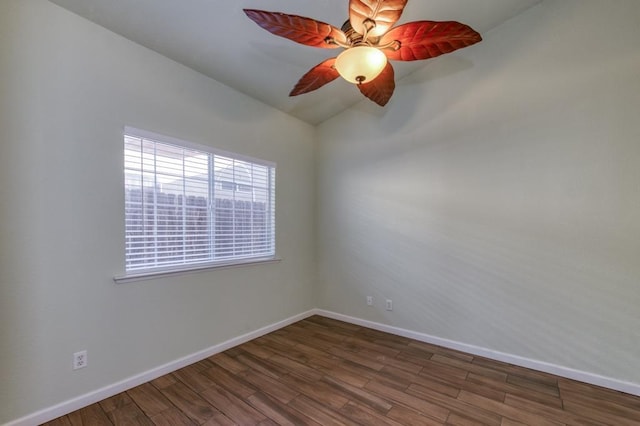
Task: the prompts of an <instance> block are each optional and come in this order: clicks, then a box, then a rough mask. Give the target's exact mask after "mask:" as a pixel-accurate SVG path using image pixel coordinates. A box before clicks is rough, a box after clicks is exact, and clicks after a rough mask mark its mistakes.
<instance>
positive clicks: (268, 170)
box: [124, 128, 275, 272]
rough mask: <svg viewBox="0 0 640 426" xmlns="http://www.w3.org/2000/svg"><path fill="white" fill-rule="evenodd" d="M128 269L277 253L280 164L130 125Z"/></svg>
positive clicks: (126, 159) (127, 152)
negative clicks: (276, 172)
mask: <svg viewBox="0 0 640 426" xmlns="http://www.w3.org/2000/svg"><path fill="white" fill-rule="evenodd" d="M124 164H125V167H124V173H125V243H126V245H125V265H126V270H127V272H132V271H144V270H152V269H165V268H175V267H184V266H185V265H197V266H198V267H199V266H202V265H203V264H207V263H211V264H214V265H215V264H219V263H221V264H224V263H232V262H234V261H241V260H244V261H251V260H253V259H260V260H262V259H267V258H273V257H274V256H275V164H273V163H269V162H266V161H262V160H255V159H248V158H246V157H241V156H239V155H236V154H231V153H220V152H217V151H214V150H211V149H209V148H204V147H195V146H194V145H193V144H189V143H186V142H182V141H177V140H175V139H171V138H166V137H162V136H158V135H152V134H148V133H147V132H143V131H139V130H135V129H130V128H127V129H126V132H125V136H124Z"/></svg>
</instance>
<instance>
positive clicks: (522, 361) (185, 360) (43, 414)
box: [5, 309, 640, 426]
mask: <svg viewBox="0 0 640 426" xmlns="http://www.w3.org/2000/svg"><path fill="white" fill-rule="evenodd" d="M312 315H321V316H324V317H327V318H333V319H336V320H340V321H344V322H348V323H351V324H355V325H360V326H362V327H368V328H372V329H374V330H379V331H384V332H386V333H391V334H395V335H398V336H403V337H408V338H410V339H414V340H418V341H420V342H425V343H431V344H434V345H438V346H443V347H445V348H450V349H455V350H459V351H463V352H467V353H470V354H472V355H478V356H483V357H486V358H490V359H494V360H496V361H502V362H506V363H509V364H514V365H519V366H521V367H526V368H531V369H533V370H538V371H543V372H546V373H550V374H555V375H557V376H561V377H566V378H568V379H573V380H578V381H581V382H585V383H590V384H593V385H596V386H602V387H605V388H609V389H613V390H617V391H621V392H626V393H629V394H632V395H637V396H640V384H637V383H631V382H625V381H622V380H618V379H612V378H610V377H604V376H600V375H598V374H594V373H589V372H586V371H580V370H575V369H572V368H568V367H563V366H560V365H555V364H550V363H547V362H542V361H536V360H534V359H530V358H525V357H521V356H517V355H511V354H507V353H504V352H498V351H494V350H491V349H486V348H482V347H479V346H474V345H469V344H466V343H461V342H456V341H454V340H448V339H443V338H440V337H436V336H431V335H428V334H425V333H420V332H417V331H411V330H406V329H404V328H399V327H394V326H390V325H386V324H381V323H377V322H373V321H368V320H364V319H361V318H356V317H351V316H348V315H343V314H339V313H336V312H332V311H326V310H323V309H311V310H309V311H307V312H303V313H301V314H298V315H294V316H292V317H290V318H286V319H284V320H282V321H278V322H276V323H273V324H270V325H268V326H265V327H262V328H259V329H258V330H255V331H252V332H250V333H246V334H243V335H241V336H238V337H235V338H233V339H229V340H227V341H225V342H222V343H220V344H217V345H214V346H211V347H210V348H207V349H204V350H202V351H199V352H196V353H194V354H191V355H187V356H185V357H182V358H179V359H176V360H174V361H171V362H169V363H167V364H164V365H161V366H159V367H156V368H153V369H151V370H148V371H146V372H144V373H140V374H137V375H135V376H132V377H130V378H128V379H124V380H122V381H119V382H117V383H113V384H111V385H108V386H105V387H103V388H101V389H97V390H95V391H92V392H89V393H87V394H85V395H81V396H79V397H77V398H73V399H70V400H68V401H65V402H62V403H60V404H57V405H54V406H52V407H49V408H45V409H43V410H41V411H38V412H36V413H33V414H29V415H27V416H25V417H22V418H19V419H17V420H13V421H11V422H9V423H7V424H5V426H35V425H39V424H41V423H45V422H48V421H50V420H53V419H55V418H58V417H60V416H64V415H65V414H68V413H71V412H73V411H75V410H78V409H80V408H83V407H86V406H88V405H91V404H93V403H96V402H98V401H102V400H103V399H105V398H109V397H111V396H113V395H116V394H118V393H120V392H124V391H126V390H128V389H131V388H134V387H136V386H139V385H141V384H143V383H146V382H148V381H150V380H153V379H157V378H158V377H160V376H164V375H165V374H169V373H171V372H173V371H176V370H178V369H180V368H183V367H186V366H187V365H190V364H193V363H195V362H198V361H201V360H203V359H205V358H208V357H210V356H212V355H215V354H217V353H220V352H224V351H226V350H227V349H230V348H233V347H234V346H238V345H240V344H242V343H245V342H248V341H250V340H253V339H255V338H258V337H260V336H264V335H265V334H268V333H271V332H273V331H276V330H279V329H281V328H283V327H286V326H288V325H290V324H293V323H294V322H297V321H300V320H303V319H305V318H308V317H310V316H312Z"/></svg>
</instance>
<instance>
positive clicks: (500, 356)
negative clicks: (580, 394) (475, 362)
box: [314, 309, 640, 396]
mask: <svg viewBox="0 0 640 426" xmlns="http://www.w3.org/2000/svg"><path fill="white" fill-rule="evenodd" d="M314 313H315V314H316V315H322V316H324V317H327V318H333V319H336V320H340V321H344V322H348V323H351V324H355V325H360V326H362V327H367V328H372V329H374V330H378V331H384V332H386V333H390V334H395V335H398V336H403V337H408V338H410V339H414V340H418V341H420V342H425V343H431V344H433V345H438V346H443V347H445V348H449V349H455V350H458V351H462V352H466V353H469V354H472V355H478V356H482V357H485V358H490V359H493V360H496V361H502V362H506V363H509V364H513V365H518V366H520V367H525V368H530V369H532V370H537V371H542V372H545V373H550V374H555V375H556V376H560V377H565V378H567V379H573V380H578V381H580V382H584V383H589V384H592V385H596V386H602V387H605V388H609V389H613V390H617V391H620V392H626V393H629V394H632V395H637V396H640V384H638V383H632V382H625V381H623V380H618V379H612V378H610V377H605V376H601V375H598V374H594V373H589V372H587V371H580V370H575V369H573V368H569V367H563V366H561V365H555V364H550V363H547V362H543V361H537V360H534V359H530V358H525V357H521V356H518V355H511V354H508V353H504V352H499V351H494V350H491V349H486V348H482V347H480V346H474V345H469V344H466V343H461V342H456V341H454V340H448V339H443V338H440V337H436V336H431V335H429V334H425V333H419V332H417V331H411V330H406V329H404V328H399V327H393V326H390V325H386V324H381V323H377V322H373V321H368V320H364V319H360V318H355V317H351V316H348V315H343V314H339V313H336V312H331V311H325V310H322V309H315V310H314Z"/></svg>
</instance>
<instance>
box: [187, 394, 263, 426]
mask: <svg viewBox="0 0 640 426" xmlns="http://www.w3.org/2000/svg"><path fill="white" fill-rule="evenodd" d="M200 396H202V398H204V399H205V400H206V401H208V402H209V403H210V404H211V405H212V406H214V407H215V408H216V409H217V410H218V411H220V412H221V413H223V414H224V415H225V416H227V417H228V418H229V419H231V420H233V421H234V422H236V423H238V424H240V425H253V424H257V423H259V422H261V421H262V420H265V418H266V416H265V415H264V414H262V413H260V412H259V411H258V410H256V409H255V408H253V407H252V406H250V405H249V404H247V403H246V402H244V401H243V400H241V399H240V398H238V397H237V396H235V395H234V394H232V393H231V392H229V391H228V390H226V389H224V388H223V387H222V386H217V385H214V386H212V387H210V388H209V389H207V390H205V391H203V392H202V393H201V394H200Z"/></svg>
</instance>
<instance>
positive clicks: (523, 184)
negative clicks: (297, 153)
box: [317, 0, 640, 385]
mask: <svg viewBox="0 0 640 426" xmlns="http://www.w3.org/2000/svg"><path fill="white" fill-rule="evenodd" d="M639 22H640V2H638V1H636V0H626V1H625V0H617V1H614V2H603V1H599V0H589V1H587V0H561V1H560V0H558V1H552V0H545V1H543V2H542V3H541V4H540V5H538V6H535V7H534V8H532V9H530V10H528V11H526V12H524V13H523V14H521V15H519V16H517V17H516V18H514V19H512V20H510V21H508V22H507V23H505V24H503V25H501V26H500V27H498V28H496V29H494V30H493V31H491V32H489V33H487V34H484V35H483V36H484V41H483V42H482V43H480V44H478V45H475V46H473V47H470V48H467V49H465V50H463V51H459V52H456V53H453V54H451V55H447V56H443V57H441V58H438V59H435V60H433V61H431V63H430V64H429V65H428V66H426V67H425V68H424V69H423V70H421V71H419V72H417V73H415V74H414V75H412V76H410V77H409V78H407V79H405V80H403V81H401V82H399V83H398V87H397V89H396V93H395V95H394V97H393V98H392V100H391V102H390V104H389V105H388V106H387V107H386V108H385V109H380V108H378V107H376V106H375V105H373V104H371V103H369V102H367V101H364V102H362V103H361V104H358V106H357V107H356V108H354V109H353V110H351V111H350V112H348V113H344V114H340V115H339V116H337V117H335V118H333V119H331V120H329V121H328V122H325V123H324V124H322V125H320V126H319V130H318V162H319V165H318V170H319V177H318V179H319V181H318V201H317V202H318V206H319V221H318V236H319V241H318V261H319V275H320V285H319V289H318V293H319V306H320V308H324V309H328V310H332V311H335V312H338V313H341V314H345V315H350V316H354V317H358V318H363V319H366V320H370V321H376V322H380V323H383V324H388V325H393V326H396V327H401V328H404V329H408V330H412V331H416V332H420V333H425V334H428V335H431V336H435V337H438V338H443V339H450V340H453V341H456V342H460V343H464V344H468V345H474V346H476V347H480V348H485V349H489V350H491V351H497V352H502V353H506V354H510V355H513V356H517V357H524V358H529V359H532V360H535V361H539V362H547V363H551V364H554V365H557V366H561V367H565V368H572V369H577V370H580V371H584V372H588V373H590V374H595V375H603V376H605V377H608V378H612V379H616V380H619V381H628V382H633V383H635V384H636V385H638V384H640V309H639V306H640V262H639V260H640V120H639V119H638V114H639V112H640V25H638V23H639ZM367 295H372V296H374V298H375V306H374V307H367V306H366V300H365V296H367ZM386 298H390V299H392V300H393V302H394V310H393V311H392V312H387V311H385V310H384V308H383V302H384V299H386Z"/></svg>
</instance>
